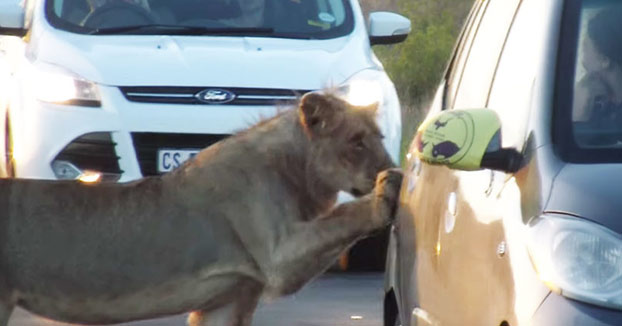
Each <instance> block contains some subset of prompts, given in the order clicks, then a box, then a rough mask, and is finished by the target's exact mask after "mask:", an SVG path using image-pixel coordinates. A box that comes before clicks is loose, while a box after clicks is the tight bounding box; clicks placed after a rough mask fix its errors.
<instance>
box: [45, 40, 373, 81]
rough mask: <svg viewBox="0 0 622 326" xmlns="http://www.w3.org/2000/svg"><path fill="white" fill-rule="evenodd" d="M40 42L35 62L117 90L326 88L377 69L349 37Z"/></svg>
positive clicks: (362, 43) (365, 53)
mask: <svg viewBox="0 0 622 326" xmlns="http://www.w3.org/2000/svg"><path fill="white" fill-rule="evenodd" d="M53 34H60V36H58V35H53ZM37 43H38V44H37V45H38V46H36V48H38V49H41V50H40V51H39V52H37V53H36V55H35V56H34V57H35V58H36V60H39V61H42V62H46V63H53V64H56V65H59V66H61V67H63V68H69V69H70V70H72V72H73V73H76V74H78V75H80V76H81V77H83V78H86V79H88V80H91V81H94V82H97V83H100V84H104V85H114V86H138V85H155V86H158V85H160V86H167V85H171V86H225V87H226V86H229V87H232V86H235V87H265V88H288V89H319V88H323V87H326V86H329V85H328V84H330V83H340V82H342V81H344V80H345V79H346V78H347V77H349V76H351V75H352V74H354V73H355V72H357V71H358V70H361V69H363V68H366V67H372V66H374V65H375V64H374V61H373V60H372V58H371V54H370V51H369V50H365V46H364V44H365V43H364V42H362V41H358V42H351V41H349V38H348V37H342V38H339V39H332V40H292V39H276V38H259V37H214V36H168V35H156V36H144V35H110V36H89V35H79V34H71V33H45V34H44V35H42V37H41V38H40V39H38V40H37ZM348 47H351V48H348ZM44 49H45V50H44Z"/></svg>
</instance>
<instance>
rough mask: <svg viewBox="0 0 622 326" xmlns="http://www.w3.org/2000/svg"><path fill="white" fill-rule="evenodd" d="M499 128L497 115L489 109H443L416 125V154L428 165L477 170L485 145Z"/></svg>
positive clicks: (486, 145)
mask: <svg viewBox="0 0 622 326" xmlns="http://www.w3.org/2000/svg"><path fill="white" fill-rule="evenodd" d="M500 128H501V125H500V123H499V118H498V117H497V114H496V113H495V112H494V111H492V110H490V109H469V110H451V111H443V112H442V113H440V114H438V115H436V116H433V117H431V118H428V119H426V120H425V121H424V122H423V123H422V124H421V126H419V129H418V130H417V136H416V138H415V153H416V155H417V156H418V157H419V159H420V160H422V161H424V162H427V163H430V164H442V165H446V166H448V167H449V168H452V169H458V170H478V169H480V168H481V167H480V165H481V161H482V157H483V156H484V153H485V152H486V148H487V147H488V144H489V143H490V141H491V140H492V138H493V136H494V135H495V133H496V132H497V131H498V130H499V129H500Z"/></svg>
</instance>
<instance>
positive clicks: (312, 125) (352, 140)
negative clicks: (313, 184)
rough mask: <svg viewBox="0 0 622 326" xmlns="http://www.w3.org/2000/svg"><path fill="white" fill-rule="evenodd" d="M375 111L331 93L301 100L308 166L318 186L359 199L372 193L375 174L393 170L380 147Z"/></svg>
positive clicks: (388, 157) (381, 146)
mask: <svg viewBox="0 0 622 326" xmlns="http://www.w3.org/2000/svg"><path fill="white" fill-rule="evenodd" d="M376 109H377V105H372V106H367V107H357V106H353V105H350V104H349V103H347V102H346V101H344V100H342V99H340V98H339V97H337V96H336V95H333V94H330V93H319V92H312V93H307V94H305V95H304V96H303V97H302V99H301V101H300V105H299V109H298V110H299V116H300V120H301V123H302V125H303V126H304V128H305V132H306V133H307V136H308V137H309V139H310V140H311V149H310V151H311V152H310V157H309V160H308V164H310V165H311V166H310V168H311V169H312V170H313V171H314V172H315V173H314V174H315V178H316V179H317V182H321V183H322V184H323V185H325V186H328V187H330V188H331V189H335V190H342V191H346V192H349V193H351V194H353V195H355V196H361V195H363V194H366V193H369V192H370V191H371V190H372V189H373V187H374V182H375V179H376V174H378V172H380V171H382V170H384V169H387V168H390V167H392V166H394V164H393V162H392V161H391V158H390V156H389V154H388V153H387V152H386V150H385V148H384V146H383V144H382V134H381V132H380V129H379V128H378V126H377V124H376V119H375V116H376Z"/></svg>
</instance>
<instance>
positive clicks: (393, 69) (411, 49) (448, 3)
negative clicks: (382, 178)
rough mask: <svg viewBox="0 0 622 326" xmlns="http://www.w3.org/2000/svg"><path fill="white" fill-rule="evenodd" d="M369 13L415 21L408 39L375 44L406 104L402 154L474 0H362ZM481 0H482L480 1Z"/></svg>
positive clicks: (375, 49) (365, 10)
mask: <svg viewBox="0 0 622 326" xmlns="http://www.w3.org/2000/svg"><path fill="white" fill-rule="evenodd" d="M360 1H361V6H362V7H363V11H364V12H365V14H366V15H367V14H368V13H369V12H371V11H381V10H386V11H392V12H396V13H399V14H401V15H403V16H405V17H407V18H409V19H410V21H411V27H412V31H411V32H410V34H409V36H408V38H407V39H406V41H405V42H403V43H400V44H396V45H390V46H383V45H378V46H375V47H374V52H375V53H376V55H377V56H378V58H379V59H380V61H382V63H383V65H384V67H385V69H386V70H387V73H388V74H389V76H390V77H391V79H392V80H393V82H394V83H395V86H396V88H397V91H398V95H399V97H400V102H401V104H402V155H401V156H400V157H404V155H403V154H404V151H405V149H406V147H407V146H408V144H409V143H410V140H411V139H412V136H413V133H414V132H415V130H416V128H417V126H418V124H419V122H420V121H421V119H422V118H423V116H424V115H425V113H426V111H427V105H428V103H429V101H430V99H431V97H432V96H433V95H434V94H433V92H434V91H435V90H436V88H437V86H438V83H439V82H440V80H441V77H442V74H443V71H444V70H445V66H446V63H447V60H448V59H449V55H450V54H451V50H452V49H453V47H454V44H455V41H456V38H457V36H458V34H459V33H460V30H461V28H462V24H463V22H464V19H465V17H466V15H467V14H468V11H469V10H470V8H471V6H472V4H473V0H360ZM478 1H479V0H478Z"/></svg>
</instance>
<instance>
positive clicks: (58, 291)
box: [0, 93, 401, 326]
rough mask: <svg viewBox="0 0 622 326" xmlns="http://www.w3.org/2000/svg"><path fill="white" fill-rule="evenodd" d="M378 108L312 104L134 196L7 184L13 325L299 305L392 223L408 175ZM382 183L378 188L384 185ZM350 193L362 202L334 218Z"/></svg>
mask: <svg viewBox="0 0 622 326" xmlns="http://www.w3.org/2000/svg"><path fill="white" fill-rule="evenodd" d="M374 110H375V109H374V108H354V107H351V106H349V105H348V104H347V103H345V102H343V101H341V100H340V99H338V98H337V97H336V96H333V95H331V94H319V93H311V94H307V95H305V96H304V97H303V98H302V99H301V102H300V105H299V107H298V109H297V110H290V111H286V112H283V113H281V114H280V115H278V116H277V117H275V118H273V119H271V120H268V121H265V122H262V123H260V124H258V125H256V126H255V127H253V128H251V129H250V130H247V131H244V132H241V133H239V134H237V135H235V136H232V137H230V138H228V139H226V140H224V141H222V142H220V143H217V144H215V145H213V146H211V147H209V148H207V149H205V150H203V151H201V152H200V153H199V154H198V155H197V156H196V157H195V158H194V159H193V160H191V161H189V162H187V163H186V164H184V165H183V166H182V167H181V168H179V169H178V170H176V171H174V172H172V173H169V174H167V175H164V176H162V177H154V178H145V179H142V180H139V181H136V182H132V183H127V184H101V185H94V186H93V185H84V184H80V183H79V182H60V181H56V182H55V181H38V180H1V181H0V207H3V209H2V211H0V214H1V215H0V325H6V323H7V321H8V318H9V315H10V312H11V310H12V309H13V307H14V306H16V305H17V306H21V307H24V308H25V309H27V310H30V311H31V312H34V313H37V314H40V315H42V316H45V317H47V318H51V319H55V320H60V321H66V322H74V323H84V324H108V323H118V322H124V321H130V320H138V319H146V318H155V317H158V316H164V315H170V314H176V313H183V312H188V311H194V312H193V313H192V314H191V317H190V318H189V323H190V324H191V325H210V326H215V325H229V326H248V325H250V322H251V318H252V313H253V311H254V309H255V306H256V304H257V302H258V300H259V298H260V297H261V296H262V295H272V296H278V295H283V294H288V293H293V292H295V291H297V290H298V289H300V287H301V286H303V285H304V284H305V283H307V282H308V281H309V280H311V279H312V278H313V277H315V276H317V275H318V274H320V273H322V272H323V271H324V270H325V269H326V268H327V267H328V266H329V265H330V264H331V263H332V262H334V260H335V259H336V258H337V257H338V255H339V254H340V253H341V252H342V251H343V250H345V249H347V248H348V246H350V245H351V244H352V243H353V242H354V241H356V240H357V239H360V238H361V237H363V236H365V235H367V234H368V233H370V232H372V231H374V230H376V229H379V228H381V227H383V226H384V225H386V224H387V223H389V221H390V219H391V218H392V215H393V210H394V207H395V203H396V200H397V194H398V190H399V186H400V183H401V174H400V172H399V171H397V170H389V171H385V172H383V173H381V174H380V175H379V177H378V178H377V180H376V174H377V173H378V172H380V171H382V170H385V169H387V168H390V167H391V166H392V163H391V161H390V159H389V156H388V155H387V153H386V152H385V150H384V148H383V146H382V143H381V135H380V132H379V130H378V128H377V127H376V126H375V123H374V122H373V121H374V119H373V115H374V112H375V111H374ZM375 180H376V181H375ZM339 190H345V191H351V192H353V193H354V194H356V195H361V196H362V195H363V194H366V193H368V194H367V195H365V196H362V197H361V198H359V199H357V200H355V201H352V202H349V203H346V204H342V205H339V206H337V207H333V206H334V202H335V198H336V194H337V192H338V191H339Z"/></svg>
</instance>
